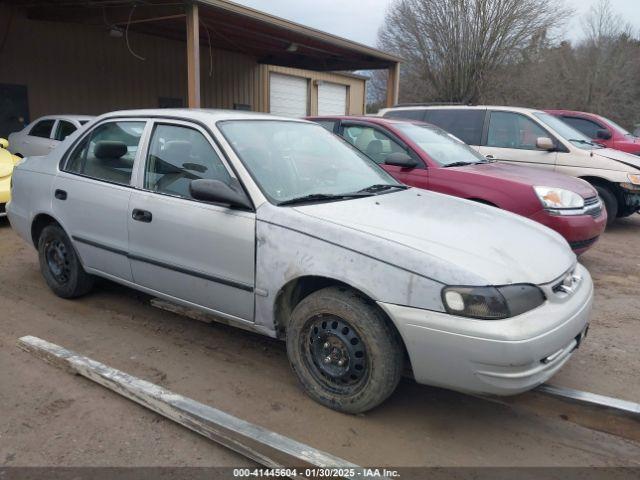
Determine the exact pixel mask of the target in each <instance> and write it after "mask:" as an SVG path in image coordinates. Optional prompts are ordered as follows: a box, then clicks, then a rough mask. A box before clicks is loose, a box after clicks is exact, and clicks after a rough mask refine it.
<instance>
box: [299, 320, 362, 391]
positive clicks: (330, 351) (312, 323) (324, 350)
mask: <svg viewBox="0 0 640 480" xmlns="http://www.w3.org/2000/svg"><path fill="white" fill-rule="evenodd" d="M305 332H306V334H305V342H304V346H303V357H304V359H305V363H306V364H307V367H308V369H309V371H310V372H311V374H312V375H313V377H314V378H315V379H316V380H317V381H318V382H320V383H321V384H322V385H324V386H325V387H327V388H328V389H329V390H331V391H332V392H334V393H340V394H348V393H353V392H354V391H357V390H358V389H359V387H361V386H362V385H363V384H364V383H365V382H366V380H367V377H368V375H369V366H368V357H367V351H366V348H365V345H364V342H363V341H362V338H361V337H360V335H359V333H358V331H357V330H355V329H354V328H353V326H352V325H350V324H349V323H348V322H347V321H346V320H344V319H342V318H340V317H338V316H335V315H316V316H314V317H312V318H310V319H309V320H308V321H307V328H306V329H305Z"/></svg>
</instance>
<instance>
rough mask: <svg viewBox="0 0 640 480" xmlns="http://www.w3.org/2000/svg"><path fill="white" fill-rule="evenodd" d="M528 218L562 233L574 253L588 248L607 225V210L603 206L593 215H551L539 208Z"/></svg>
mask: <svg viewBox="0 0 640 480" xmlns="http://www.w3.org/2000/svg"><path fill="white" fill-rule="evenodd" d="M530 218H531V220H535V221H536V222H539V223H541V224H543V225H545V226H547V227H549V228H551V229H553V230H555V231H556V232H558V233H559V234H560V235H562V236H563V237H564V238H565V239H566V240H567V242H569V245H570V246H571V249H572V250H573V251H574V252H575V254H576V255H580V254H582V253H584V252H586V251H587V250H589V248H591V247H592V246H593V245H594V244H595V243H596V242H597V241H598V238H599V237H600V235H601V234H602V232H604V229H605V227H606V226H607V211H606V210H605V209H604V208H603V209H602V211H601V212H600V213H599V214H598V215H597V216H595V217H593V216H591V215H588V214H585V215H553V214H551V213H549V212H547V211H546V210H541V211H539V212H538V213H536V214H535V215H532V216H531V217H530Z"/></svg>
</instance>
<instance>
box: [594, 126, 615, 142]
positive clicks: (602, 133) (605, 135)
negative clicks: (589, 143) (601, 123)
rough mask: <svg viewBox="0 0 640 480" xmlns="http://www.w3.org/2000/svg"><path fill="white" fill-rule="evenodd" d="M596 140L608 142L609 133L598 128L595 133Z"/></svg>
mask: <svg viewBox="0 0 640 480" xmlns="http://www.w3.org/2000/svg"><path fill="white" fill-rule="evenodd" d="M596 138H598V139H600V140H609V139H610V138H611V132H610V131H609V130H607V129H605V128H600V129H598V130H597V131H596Z"/></svg>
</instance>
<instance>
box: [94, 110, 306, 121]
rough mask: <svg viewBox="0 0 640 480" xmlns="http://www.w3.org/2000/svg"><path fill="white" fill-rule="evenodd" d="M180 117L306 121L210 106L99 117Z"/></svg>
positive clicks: (117, 113)
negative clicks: (210, 107) (211, 107)
mask: <svg viewBox="0 0 640 480" xmlns="http://www.w3.org/2000/svg"><path fill="white" fill-rule="evenodd" d="M125 116H126V117H173V118H176V117H179V118H183V119H186V120H195V121H200V122H205V123H206V122H217V121H219V120H288V121H296V122H306V121H305V120H301V119H297V118H289V117H281V116H277V115H271V114H267V113H259V112H248V111H244V110H219V109H209V108H154V109H142V110H118V111H115V112H109V113H105V114H103V115H100V117H99V119H100V120H102V119H105V118H113V117H125Z"/></svg>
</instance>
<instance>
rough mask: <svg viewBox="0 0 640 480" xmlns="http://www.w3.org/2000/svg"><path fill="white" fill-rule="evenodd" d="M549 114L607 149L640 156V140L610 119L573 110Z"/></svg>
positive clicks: (554, 111)
mask: <svg viewBox="0 0 640 480" xmlns="http://www.w3.org/2000/svg"><path fill="white" fill-rule="evenodd" d="M547 113H550V114H551V115H555V116H556V117H558V118H561V119H562V120H564V121H565V122H566V123H568V124H569V125H571V126H572V127H573V128H575V129H576V130H578V131H579V132H582V133H583V134H585V135H586V136H587V137H589V138H591V139H593V140H595V141H596V142H597V143H601V144H602V145H604V146H605V147H607V148H613V149H615V150H620V151H622V152H627V153H632V154H633V155H640V138H638V137H636V136H635V135H634V134H632V133H631V132H628V131H627V130H625V129H624V128H622V127H621V126H620V125H618V124H617V123H615V122H614V121H612V120H609V119H608V118H605V117H602V116H600V115H596V114H595V113H587V112H575V111H573V110H547Z"/></svg>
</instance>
